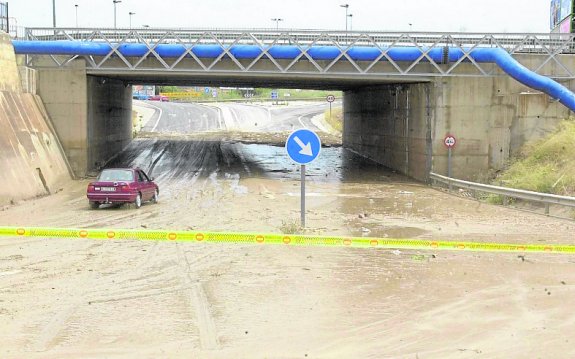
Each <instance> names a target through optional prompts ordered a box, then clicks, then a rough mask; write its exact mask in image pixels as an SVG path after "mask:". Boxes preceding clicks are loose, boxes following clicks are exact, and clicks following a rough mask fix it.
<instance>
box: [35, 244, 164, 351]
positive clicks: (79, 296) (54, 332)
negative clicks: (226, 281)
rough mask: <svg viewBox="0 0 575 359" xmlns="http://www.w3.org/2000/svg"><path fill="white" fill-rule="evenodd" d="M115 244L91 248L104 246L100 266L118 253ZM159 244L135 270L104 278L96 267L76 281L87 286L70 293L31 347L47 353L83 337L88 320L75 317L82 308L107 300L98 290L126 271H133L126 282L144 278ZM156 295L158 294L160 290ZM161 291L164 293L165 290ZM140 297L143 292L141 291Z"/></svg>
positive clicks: (102, 246) (130, 270)
mask: <svg viewBox="0 0 575 359" xmlns="http://www.w3.org/2000/svg"><path fill="white" fill-rule="evenodd" d="M112 244H114V242H107V241H103V242H100V243H98V244H96V245H92V246H91V247H90V248H92V249H93V248H97V247H101V252H100V254H99V256H98V259H99V261H98V265H97V267H98V268H106V266H104V265H103V263H102V261H103V259H106V258H108V257H110V256H111V255H112V254H113V253H114V252H115V251H114V248H112V247H115V246H113V245H112ZM116 244H117V243H116ZM158 245H159V243H158V242H155V243H153V244H152V246H151V249H150V251H149V252H148V255H146V256H144V258H143V259H142V260H141V261H140V262H139V263H138V264H137V265H136V266H135V267H134V270H132V269H131V268H127V269H125V270H123V271H120V272H118V273H115V274H113V275H109V276H105V277H103V274H102V273H101V272H100V270H97V269H94V270H93V271H91V272H89V273H90V274H89V275H87V276H86V278H84V279H83V280H78V281H76V283H78V282H79V283H82V284H83V285H81V286H79V287H76V290H75V294H72V295H71V296H70V295H69V296H68V298H69V300H68V301H67V303H65V304H62V305H61V306H60V307H59V308H58V309H57V310H56V311H55V313H54V314H53V315H52V316H51V317H50V319H49V320H48V321H47V324H45V325H44V326H42V327H41V329H40V330H39V333H38V334H37V335H36V337H35V339H33V340H31V343H30V347H31V349H32V350H34V351H36V352H45V351H48V350H50V349H51V348H52V347H54V346H55V345H56V343H57V342H65V341H67V340H70V339H71V338H73V337H79V336H82V335H83V334H85V333H84V331H83V329H82V328H85V327H86V323H85V321H84V319H85V318H83V317H82V316H80V315H78V316H77V318H75V319H73V318H74V317H75V316H76V315H77V312H78V310H79V309H80V308H81V307H82V306H84V305H85V304H86V303H88V304H89V305H91V304H93V303H98V302H105V300H102V299H100V298H98V296H97V295H95V294H98V291H101V289H99V288H108V287H109V286H110V285H111V284H112V283H115V280H116V279H117V278H119V277H126V273H131V276H128V277H127V278H124V279H125V280H124V281H131V280H133V278H141V277H143V272H144V269H145V267H146V266H147V265H148V264H149V263H150V262H151V261H152V260H154V259H156V258H157V256H156V254H157V248H158ZM144 246H146V244H144ZM84 251H85V249H84V248H82V250H81V252H84ZM146 280H147V278H146ZM162 282H164V280H162ZM106 292H107V290H106ZM153 294H156V295H157V294H158V293H153ZM160 294H163V292H161V293H160ZM140 296H143V295H142V294H141V293H140ZM136 297H137V296H131V297H128V298H121V299H133V298H136ZM121 299H120V300H121ZM89 320H90V318H88V321H89ZM69 329H74V330H73V331H72V334H66V331H68V330H69Z"/></svg>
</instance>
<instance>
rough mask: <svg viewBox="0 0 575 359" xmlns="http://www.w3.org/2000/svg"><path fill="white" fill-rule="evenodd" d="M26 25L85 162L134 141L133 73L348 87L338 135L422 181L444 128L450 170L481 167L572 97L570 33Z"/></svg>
mask: <svg viewBox="0 0 575 359" xmlns="http://www.w3.org/2000/svg"><path fill="white" fill-rule="evenodd" d="M27 33H28V40H27V41H22V42H15V43H14V45H15V49H16V52H17V53H19V54H26V55H25V56H26V59H25V63H26V64H27V65H28V66H31V67H33V68H35V69H36V70H37V71H38V77H39V92H40V95H41V97H42V98H43V100H44V102H45V103H46V107H47V109H48V112H49V113H50V115H51V117H52V120H53V121H54V122H55V126H56V129H57V131H58V134H59V136H60V137H61V140H62V142H63V144H64V147H65V149H66V151H67V154H68V156H69V157H70V160H71V163H72V166H73V167H74V169H75V171H76V172H77V174H80V175H82V174H84V173H86V172H87V171H89V170H91V169H93V168H94V167H96V166H98V165H99V164H101V163H103V162H105V161H107V160H108V159H109V158H110V157H111V156H112V155H113V154H114V153H117V152H118V151H119V150H120V149H121V148H123V147H125V145H126V144H127V143H128V142H129V141H130V139H131V133H130V131H129V128H130V126H128V124H129V122H130V120H129V118H128V116H129V114H130V113H131V107H130V106H131V89H130V85H131V84H163V85H166V84H173V85H178V84H185V85H209V86H250V87H269V88H313V89H336V90H342V91H344V137H343V145H344V146H345V147H347V148H349V149H351V150H353V151H356V152H357V153H359V154H361V155H363V156H365V157H368V158H371V159H373V160H375V161H376V162H379V163H382V164H384V165H386V166H387V167H390V168H392V169H395V170H397V171H399V172H401V173H404V174H406V175H408V176H410V177H413V178H416V179H419V180H426V179H427V174H428V173H429V171H431V170H433V171H434V172H437V173H446V168H447V150H446V149H445V148H444V145H443V138H444V137H445V136H446V135H447V134H451V135H454V136H456V138H457V140H458V144H457V148H456V150H455V151H454V156H453V175H454V176H455V177H459V178H464V179H474V178H476V177H477V176H478V175H479V174H483V173H485V172H486V171H487V170H490V169H499V168H501V167H502V166H503V164H504V163H505V162H506V161H507V160H508V159H509V157H510V155H511V154H512V153H514V151H517V150H518V149H519V147H520V146H521V145H522V144H523V143H525V142H526V141H529V140H531V139H534V138H538V137H540V136H542V135H543V134H545V133H547V132H548V131H550V130H552V129H553V128H555V125H556V124H557V122H558V121H560V120H561V119H563V118H566V117H568V115H569V113H570V110H569V108H568V107H565V106H571V107H573V103H574V102H573V94H572V93H571V92H570V91H569V90H568V89H567V88H568V87H573V86H572V81H573V74H572V73H571V72H570V71H569V69H571V68H573V66H572V65H573V60H572V56H571V55H561V54H562V53H563V52H570V51H571V45H569V39H568V38H567V39H566V38H565V35H562V37H552V36H551V35H549V34H546V35H539V36H535V35H528V36H527V35H523V36H518V35H515V36H513V35H507V34H505V35H473V34H472V35H469V34H407V35H406V34H392V33H378V34H373V33H368V34H366V33H310V32H297V33H295V32H294V33H279V32H278V33H269V32H243V31H235V32H234V31H227V32H207V31H203V32H202V31H187V32H186V31H176V30H173V31H170V30H167V31H163V32H158V31H157V30H155V31H151V30H148V31H146V30H137V31H135V30H130V31H128V30H97V31H90V32H83V31H81V30H78V29H58V30H54V29H29V30H28V32H27ZM567 37H568V36H567ZM374 50H375V52H374ZM396 50H397V51H396ZM483 50H490V51H491V50H495V51H499V55H501V54H503V52H504V54H503V56H507V57H509V58H510V57H511V56H512V57H513V59H512V62H518V63H521V64H523V65H524V66H525V67H527V68H528V70H527V71H526V72H527V73H528V76H527V77H525V76H524V72H521V73H520V74H519V75H517V76H516V74H515V75H513V72H512V71H513V70H514V69H513V68H512V69H511V73H512V76H514V77H515V78H516V79H517V80H518V81H522V82H523V83H520V82H518V81H516V80H515V79H512V78H510V77H509V76H508V75H507V74H506V73H505V72H504V71H503V70H502V69H501V67H503V68H504V69H505V71H506V72H510V71H509V69H508V68H505V66H506V63H501V61H499V60H497V61H496V60H493V59H487V60H486V58H485V56H483V55H481V54H482V53H481V52H480V51H483ZM394 51H395V52H394ZM488 60H489V61H488ZM498 61H499V62H498ZM514 66H515V64H514ZM520 70H522V69H520ZM548 78H554V79H555V80H556V81H557V82H555V81H551V80H549V79H548ZM545 81H551V82H552V84H551V85H549V84H548V83H547V82H545ZM558 82H561V83H563V84H565V86H561V85H559V84H558ZM541 84H542V85H541ZM528 85H529V86H528ZM530 86H531V87H530ZM532 87H534V88H535V89H534V88H532ZM542 91H546V92H547V93H548V94H546V93H544V92H542ZM555 98H557V99H559V101H561V103H559V102H558V101H556V100H555ZM563 104H564V105H565V106H563ZM70 124H73V125H72V126H70ZM78 139H81V140H78Z"/></svg>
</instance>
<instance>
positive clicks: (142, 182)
mask: <svg viewBox="0 0 575 359" xmlns="http://www.w3.org/2000/svg"><path fill="white" fill-rule="evenodd" d="M136 181H137V182H138V190H139V191H140V193H142V201H147V200H149V199H150V198H151V195H150V189H149V187H148V183H147V182H146V178H145V177H144V175H143V174H142V172H141V171H139V170H138V171H136Z"/></svg>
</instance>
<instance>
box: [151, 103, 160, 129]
mask: <svg viewBox="0 0 575 359" xmlns="http://www.w3.org/2000/svg"><path fill="white" fill-rule="evenodd" d="M148 105H149V104H148ZM149 106H151V107H153V108H155V109H156V110H158V111H160V114H159V115H158V120H157V121H156V124H155V125H154V127H152V131H151V132H154V131H156V128H157V127H158V124H159V123H160V120H161V119H162V113H163V111H162V109H161V108H159V107H156V106H154V105H149Z"/></svg>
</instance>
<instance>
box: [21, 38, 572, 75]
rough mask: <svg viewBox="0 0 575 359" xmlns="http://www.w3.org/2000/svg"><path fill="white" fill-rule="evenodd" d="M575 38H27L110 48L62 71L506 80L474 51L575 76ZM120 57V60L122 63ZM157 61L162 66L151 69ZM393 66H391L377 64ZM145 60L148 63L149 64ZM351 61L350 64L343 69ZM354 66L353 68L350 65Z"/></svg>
mask: <svg viewBox="0 0 575 359" xmlns="http://www.w3.org/2000/svg"><path fill="white" fill-rule="evenodd" d="M574 36H575V34H552V33H548V34H512V33H503V34H480V33H437V32H428V33H423V32H358V31H353V32H352V31H349V32H344V31H317V30H281V31H274V30H254V29H251V30H209V29H208V30H191V29H190V30H186V29H149V28H148V29H92V28H90V29H88V28H57V29H54V28H27V29H26V40H35V41H38V40H39V41H54V40H69V41H85V42H98V43H105V44H108V45H110V48H111V51H110V52H109V53H108V54H107V55H106V56H100V57H98V56H80V55H70V56H62V55H59V56H56V55H51V58H52V59H53V60H54V63H55V64H56V66H66V65H68V64H69V63H70V62H71V61H72V60H74V59H77V58H78V57H84V58H86V60H87V66H88V68H90V69H91V70H95V71H96V72H97V70H101V71H102V72H105V70H110V69H113V68H115V69H118V68H121V69H122V70H139V71H144V72H146V71H158V70H161V71H175V70H177V71H184V72H185V71H190V72H198V71H203V72H206V71H208V72H209V71H214V70H215V65H216V64H217V63H218V62H219V61H221V60H230V61H231V62H232V63H233V64H234V66H232V68H231V69H230V68H228V69H227V71H233V72H257V71H259V72H262V71H263V72H279V73H301V72H305V73H309V72H313V73H320V74H359V75H375V76H394V75H395V76H396V75H401V76H500V75H503V74H502V73H501V71H498V70H497V68H496V67H494V66H492V65H491V64H480V63H477V62H476V61H473V59H471V58H470V57H469V56H467V55H468V54H469V52H470V51H471V50H473V49H475V48H498V49H503V50H505V51H506V52H507V53H509V54H510V55H511V56H513V57H515V58H516V59H517V60H518V61H520V62H521V60H520V58H521V57H522V56H525V55H532V56H531V57H530V58H535V59H536V61H525V63H524V66H526V67H527V68H528V69H529V70H531V71H533V72H535V73H538V74H540V75H544V76H548V77H552V78H560V79H572V78H575V70H574V69H572V66H571V65H570V62H569V61H566V60H567V58H568V57H570V56H565V55H573V54H575V44H574V41H573V40H574ZM135 43H137V44H143V45H145V46H146V48H147V50H148V51H147V52H146V54H145V55H143V56H139V57H138V58H129V57H127V56H124V55H123V54H122V53H121V52H120V51H119V48H120V46H121V45H123V44H135ZM162 44H178V45H183V46H185V47H186V49H187V50H186V51H185V53H183V54H182V56H180V57H179V58H177V59H170V60H168V59H165V58H162V56H160V55H159V54H158V52H157V51H156V48H157V46H158V45H162ZM198 45H219V46H221V48H222V49H223V52H222V53H221V55H220V56H218V57H217V58H216V59H202V58H199V57H197V56H196V55H194V53H193V52H192V48H193V47H194V46H198ZM235 45H252V46H257V47H259V49H260V50H261V53H260V55H259V56H257V57H256V58H254V59H252V60H251V61H250V62H249V63H246V61H241V60H240V59H237V58H236V57H235V56H234V55H233V54H232V52H231V51H230V49H231V48H232V47H233V46H235ZM282 45H291V46H296V47H297V48H298V49H299V50H300V51H301V53H300V55H299V56H298V57H297V58H295V59H293V60H291V61H288V63H287V64H285V61H280V60H278V59H274V57H273V56H272V55H271V54H270V53H269V52H268V49H269V48H270V47H272V46H282ZM314 46H316V47H317V46H331V47H337V48H338V49H339V50H340V52H341V53H340V55H339V56H337V57H336V58H335V59H333V60H330V61H318V60H315V59H314V58H312V56H310V55H309V53H308V51H309V49H310V48H312V47H314ZM359 46H367V47H373V48H376V49H379V50H380V51H381V55H380V56H378V57H377V58H376V59H374V60H372V61H357V60H354V59H352V57H351V56H349V54H348V51H349V50H350V49H352V48H354V47H359ZM398 47H415V48H418V49H420V50H421V56H419V58H418V59H416V60H415V61H413V62H411V63H408V64H406V63H402V62H400V61H395V60H394V59H392V58H391V56H389V54H388V52H389V51H390V49H392V48H398ZM432 48H444V49H460V50H462V51H463V52H464V54H465V56H464V57H463V58H462V59H459V60H458V61H456V62H454V63H443V62H441V61H436V60H434V59H433V58H431V57H430V56H429V51H430V49H432ZM33 58H34V56H32V55H31V56H28V61H27V62H28V64H29V65H31V66H34V61H33ZM190 58H192V59H193V61H194V63H193V65H194V66H191V67H190V66H189V63H188V64H187V65H186V66H182V65H183V61H184V59H190ZM118 59H120V61H116V60H118ZM150 60H152V61H153V62H155V64H152V65H151V64H150ZM262 61H269V62H271V63H272V64H273V65H274V68H273V69H272V70H269V69H268V70H256V68H257V66H256V65H257V64H258V62H262ZM301 61H307V62H309V63H310V64H311V65H312V66H311V67H310V69H306V70H302V69H301V67H298V69H297V70H296V67H295V65H296V63H298V62H301ZM382 62H385V63H386V64H388V65H387V66H376V65H379V64H380V63H382ZM464 62H465V63H468V64H471V66H472V67H471V70H470V68H469V66H468V67H466V69H465V70H463V69H462V66H461V65H462V64H463V63H464ZM144 63H145V66H143V64H144ZM341 63H347V65H348V66H345V67H344V68H343V69H342V66H336V65H339V64H341ZM349 65H351V66H349Z"/></svg>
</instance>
